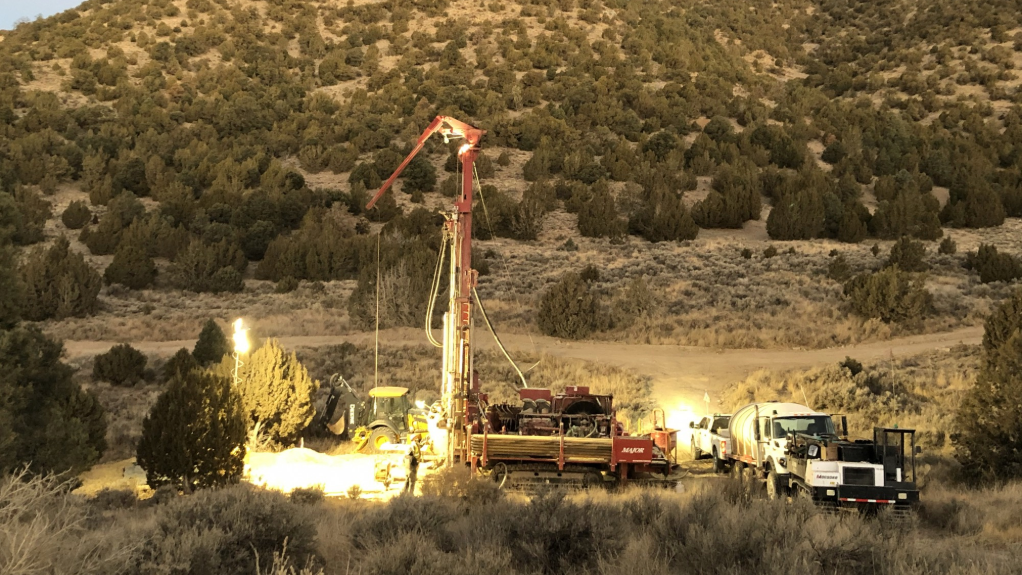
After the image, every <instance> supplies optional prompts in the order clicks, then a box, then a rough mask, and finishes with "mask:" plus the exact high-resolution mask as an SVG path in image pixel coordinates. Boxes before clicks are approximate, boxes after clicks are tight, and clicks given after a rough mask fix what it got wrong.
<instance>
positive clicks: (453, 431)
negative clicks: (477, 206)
mask: <svg viewBox="0 0 1022 575" xmlns="http://www.w3.org/2000/svg"><path fill="white" fill-rule="evenodd" d="M436 133H439V134H440V135H441V136H443V138H444V141H445V142H448V141H450V140H455V139H463V140H465V143H464V144H463V145H462V146H461V148H460V149H459V150H458V160H459V161H460V162H461V167H462V170H461V172H462V180H461V189H460V190H459V192H458V195H457V197H456V199H455V202H454V209H453V210H452V211H450V212H446V213H444V214H443V215H444V218H445V223H444V235H445V240H446V244H447V245H449V246H450V248H449V249H450V266H451V267H450V302H449V305H448V308H447V313H446V314H444V330H443V345H442V347H443V383H442V388H441V403H442V406H443V409H444V413H443V414H442V415H443V420H444V422H445V423H446V428H447V446H446V448H447V449H446V453H447V458H446V459H447V464H448V465H449V466H450V465H453V464H454V463H455V462H456V461H457V462H460V463H464V462H466V461H467V457H468V435H469V434H471V433H472V429H471V425H472V422H473V421H475V419H476V417H475V415H477V414H475V413H474V411H476V410H477V409H476V406H475V405H473V403H472V402H470V401H469V397H470V395H471V394H473V393H477V392H478V379H477V377H476V375H475V372H474V369H473V364H472V315H473V314H472V312H473V309H472V291H473V289H474V288H475V286H476V282H477V280H478V277H479V274H478V273H477V272H476V271H475V270H474V269H472V188H473V184H474V178H473V175H474V172H475V170H474V166H475V160H476V156H478V154H479V140H480V139H481V138H482V137H483V135H484V134H485V133H486V132H485V131H484V130H480V129H477V128H475V127H473V126H470V125H468V124H466V123H464V122H461V121H459V120H456V119H454V118H451V117H448V116H437V117H436V118H435V119H434V120H433V122H432V123H430V125H429V127H427V128H426V130H425V131H424V132H423V133H422V135H421V136H419V139H418V141H417V142H416V145H415V147H414V148H412V151H411V153H409V154H408V156H407V157H406V158H405V159H404V161H403V162H401V165H399V166H398V167H397V169H396V170H395V171H394V173H393V174H391V176H390V177H389V178H387V181H386V182H384V183H383V186H381V187H380V190H379V191H378V192H376V195H375V196H373V199H372V200H370V201H369V203H368V204H367V205H366V209H371V208H372V207H373V206H374V205H376V202H377V201H378V200H379V199H380V197H381V196H382V195H383V194H384V192H386V191H387V189H388V188H390V186H391V185H392V184H393V183H394V180H396V179H397V178H398V176H400V175H401V172H402V171H403V170H404V169H405V167H406V166H408V163H409V162H411V161H412V158H414V157H415V155H416V154H418V153H419V151H420V150H422V147H423V146H424V145H425V144H426V140H428V139H429V138H430V136H432V135H433V134H436ZM431 297H432V296H431ZM428 321H429V320H428V319H427V322H428ZM470 412H472V413H470Z"/></svg>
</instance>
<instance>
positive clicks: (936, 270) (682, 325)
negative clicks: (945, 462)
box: [480, 221, 1022, 348]
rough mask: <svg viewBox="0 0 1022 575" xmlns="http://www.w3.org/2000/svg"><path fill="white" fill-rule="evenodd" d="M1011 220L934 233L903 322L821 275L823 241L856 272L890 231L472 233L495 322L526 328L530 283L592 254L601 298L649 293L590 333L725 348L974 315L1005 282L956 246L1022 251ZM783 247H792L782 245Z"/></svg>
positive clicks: (940, 325)
mask: <svg viewBox="0 0 1022 575" xmlns="http://www.w3.org/2000/svg"><path fill="white" fill-rule="evenodd" d="M1017 224H1019V222H1015V221H1010V222H1009V223H1008V224H1006V225H1005V229H996V230H970V231H964V230H962V231H957V230H956V231H954V232H953V233H952V235H953V236H954V237H955V238H956V240H957V241H958V243H959V254H958V255H956V256H939V255H937V254H936V245H935V244H930V245H928V246H927V251H928V256H927V261H928V262H929V263H930V264H931V266H932V269H931V271H930V274H929V276H928V278H929V279H928V282H927V287H928V288H929V289H930V290H931V291H932V292H933V293H934V299H935V311H934V314H933V315H932V316H931V317H928V318H925V319H923V320H921V321H919V322H916V323H914V324H912V325H887V324H882V323H879V322H876V321H863V320H861V319H859V318H857V317H854V316H851V315H850V314H849V310H848V309H847V306H846V305H845V302H844V296H843V294H842V286H841V284H840V283H838V282H836V281H833V280H831V279H828V278H827V277H826V274H827V266H828V264H829V262H830V256H829V253H830V252H831V250H836V251H837V252H839V253H841V254H843V255H844V256H845V258H846V259H847V260H848V262H849V265H850V266H851V270H852V272H853V273H861V272H864V271H872V270H875V269H877V268H879V267H880V266H881V265H882V263H883V261H884V260H885V259H886V257H887V253H888V252H889V251H890V245H891V242H880V248H881V252H880V255H879V257H874V256H873V254H872V253H871V252H870V248H871V247H872V244H870V243H865V244H860V245H848V244H839V243H836V242H830V241H814V242H764V241H759V240H751V239H750V240H745V239H742V234H743V232H742V231H735V232H725V233H723V234H721V233H717V234H707V233H706V231H703V232H701V234H703V235H706V236H710V237H706V238H700V239H696V240H694V241H692V242H686V243H683V244H674V243H662V244H649V243H646V242H644V241H641V240H638V239H634V238H629V239H626V240H625V241H624V243H622V244H614V243H611V242H609V241H607V240H593V239H587V238H579V237H577V235H569V234H567V233H565V234H564V235H562V236H560V237H559V238H556V239H552V240H551V241H550V242H545V244H546V245H539V244H522V243H517V242H512V241H509V240H493V241H488V242H480V244H481V245H483V246H485V248H486V251H490V252H493V253H494V254H495V256H494V257H491V258H490V268H491V274H490V275H489V276H486V277H484V278H483V279H482V280H481V281H480V293H481V295H482V297H483V298H484V299H485V300H486V301H487V307H488V310H489V311H490V314H491V317H493V318H495V321H496V322H497V323H498V325H501V326H502V327H504V329H511V330H516V331H521V332H533V331H535V329H536V328H535V322H534V314H535V311H534V309H535V305H536V303H535V302H536V297H537V296H538V294H540V293H542V292H543V290H545V289H546V288H547V286H549V285H550V284H551V283H553V282H555V281H556V280H557V278H558V277H559V276H560V275H561V273H563V272H564V271H565V270H568V269H570V270H576V271H577V270H580V269H582V268H583V267H585V266H586V265H593V266H595V267H596V268H597V269H598V270H599V271H600V278H599V280H598V281H596V282H595V284H594V287H595V289H596V290H597V291H599V292H600V293H601V294H602V295H603V300H604V303H605V304H606V305H607V307H608V308H609V309H612V308H613V307H614V306H615V305H617V304H618V303H619V302H620V300H621V298H622V297H623V295H622V294H623V290H624V288H625V287H626V286H627V285H628V282H630V281H632V280H634V279H635V278H645V279H646V281H647V283H648V284H649V286H650V289H651V291H652V292H653V293H654V296H655V298H656V302H655V303H656V306H655V309H654V311H653V312H651V313H649V314H647V315H646V316H644V317H639V318H636V320H635V322H634V323H632V324H630V325H618V326H614V327H612V328H611V329H609V330H607V331H605V332H602V333H600V334H598V335H596V336H594V337H596V338H599V339H606V340H611V341H627V342H633V343H654V344H681V345H697V346H707V347H723V348H792V347H803V348H821V347H831V346H835V345H847V344H854V343H861V342H866V341H876V340H884V339H889V338H892V337H897V336H900V335H906V334H914V333H933V332H938V331H946V330H949V329H953V328H956V327H961V326H965V325H978V324H979V323H981V321H982V318H983V316H984V315H985V314H986V313H987V312H988V311H989V309H990V307H991V304H992V303H993V302H996V301H999V300H1000V299H1002V298H1004V297H1005V296H1006V295H1007V294H1009V293H1010V290H1011V288H1010V286H1005V285H982V284H980V283H979V281H978V279H977V278H976V277H974V276H973V275H972V274H970V273H968V272H967V271H966V270H965V269H964V268H962V262H963V261H964V252H965V251H966V250H968V249H975V246H976V245H978V244H979V243H980V242H989V243H996V244H999V245H1001V246H1002V247H1003V248H1004V249H1006V250H1007V251H1009V252H1011V253H1018V252H1020V251H1022V234H1018V233H1014V232H1013V231H1012V230H1015V229H1016V228H1019V227H1020V226H1018V225H1017ZM567 239H571V240H572V241H573V242H574V243H575V244H576V245H578V247H579V249H578V250H577V251H572V252H568V251H553V252H552V251H551V250H550V247H549V246H550V245H559V244H561V243H563V242H564V241H566V240H567ZM770 245H773V246H775V247H776V248H777V249H778V251H779V254H778V255H777V256H775V257H773V258H766V257H764V256H763V250H764V249H765V248H766V247H768V246H770ZM744 248H748V249H750V251H751V252H752V257H751V259H744V258H743V257H742V255H741V251H742V249H744ZM791 249H794V250H795V253H789V250H791ZM505 264H506V267H505ZM807 318H812V321H806V320H807Z"/></svg>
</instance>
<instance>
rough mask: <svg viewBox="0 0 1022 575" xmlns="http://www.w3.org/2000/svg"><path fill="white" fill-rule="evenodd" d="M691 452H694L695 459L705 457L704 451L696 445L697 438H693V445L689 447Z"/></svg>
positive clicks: (693, 458) (693, 457)
mask: <svg viewBox="0 0 1022 575" xmlns="http://www.w3.org/2000/svg"><path fill="white" fill-rule="evenodd" d="M689 453H691V454H692V460H693V461H699V460H700V459H702V458H703V452H702V451H700V450H699V448H698V447H696V440H695V438H693V439H692V445H691V447H689Z"/></svg>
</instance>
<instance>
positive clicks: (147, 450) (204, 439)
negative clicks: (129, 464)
mask: <svg viewBox="0 0 1022 575" xmlns="http://www.w3.org/2000/svg"><path fill="white" fill-rule="evenodd" d="M246 436H247V430H246V426H245V416H244V414H243V412H242V404H241V397H240V396H239V394H238V391H237V390H236V389H235V388H234V386H233V385H232V384H231V380H230V379H229V378H226V377H222V376H217V375H214V374H210V373H204V372H202V371H199V370H191V371H187V372H185V373H180V372H178V373H175V375H174V377H172V378H171V380H170V383H169V386H168V387H167V390H166V391H165V392H163V393H162V394H161V395H160V397H159V398H157V400H156V404H155V405H153V407H152V409H151V410H150V411H149V414H148V415H146V417H145V419H143V420H142V437H141V439H139V443H138V450H137V453H136V460H137V461H138V465H139V466H140V467H141V468H142V469H144V470H145V472H146V481H147V482H148V483H149V486H150V487H153V488H155V487H158V486H160V485H167V484H169V485H175V486H178V487H180V488H182V489H184V490H185V491H191V490H193V489H195V488H200V487H214V486H220V485H227V484H230V483H236V482H237V481H238V480H239V479H240V478H241V474H242V471H243V470H244V466H245V463H244V458H245V438H246Z"/></svg>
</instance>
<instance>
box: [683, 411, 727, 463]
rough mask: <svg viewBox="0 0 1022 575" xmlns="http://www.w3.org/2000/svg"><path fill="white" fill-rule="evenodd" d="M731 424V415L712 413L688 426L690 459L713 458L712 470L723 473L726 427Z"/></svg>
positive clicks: (725, 457) (725, 452) (725, 455)
mask: <svg viewBox="0 0 1022 575" xmlns="http://www.w3.org/2000/svg"><path fill="white" fill-rule="evenodd" d="M730 423H731V414H729V413H714V414H712V415H707V416H705V417H703V418H702V419H700V420H699V421H693V422H692V423H690V424H689V427H691V428H692V445H691V448H690V450H691V453H692V459H702V458H703V457H712V458H713V470H714V471H716V472H717V473H722V472H723V471H724V464H725V462H726V461H727V447H728V440H729V439H730V432H729V431H728V425H729V424H730Z"/></svg>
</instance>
